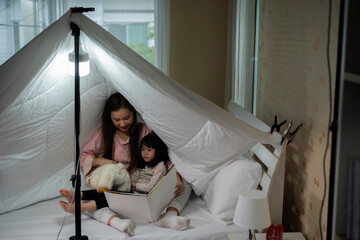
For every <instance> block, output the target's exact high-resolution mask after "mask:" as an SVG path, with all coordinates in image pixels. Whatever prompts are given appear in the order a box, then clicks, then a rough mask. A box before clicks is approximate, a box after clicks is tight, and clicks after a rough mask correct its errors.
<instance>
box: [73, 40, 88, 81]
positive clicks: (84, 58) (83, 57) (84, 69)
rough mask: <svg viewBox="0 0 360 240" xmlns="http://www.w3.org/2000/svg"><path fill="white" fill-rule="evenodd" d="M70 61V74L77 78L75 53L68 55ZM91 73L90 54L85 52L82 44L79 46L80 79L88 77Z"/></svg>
mask: <svg viewBox="0 0 360 240" xmlns="http://www.w3.org/2000/svg"><path fill="white" fill-rule="evenodd" d="M68 59H69V64H68V65H69V66H68V70H69V74H71V75H72V76H75V52H74V51H72V52H71V53H69V55H68ZM89 72H90V61H89V54H88V53H87V52H85V51H84V49H83V48H82V46H81V43H80V44H79V75H80V77H84V76H86V75H88V74H89Z"/></svg>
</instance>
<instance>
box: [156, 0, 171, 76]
mask: <svg viewBox="0 0 360 240" xmlns="http://www.w3.org/2000/svg"><path fill="white" fill-rule="evenodd" d="M170 11H171V1H170V0H155V66H156V67H157V68H159V69H160V70H161V71H162V72H163V73H165V74H166V75H169V51H170Z"/></svg>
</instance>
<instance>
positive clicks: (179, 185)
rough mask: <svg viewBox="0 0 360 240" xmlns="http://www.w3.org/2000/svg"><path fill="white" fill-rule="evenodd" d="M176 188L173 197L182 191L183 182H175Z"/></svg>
mask: <svg viewBox="0 0 360 240" xmlns="http://www.w3.org/2000/svg"><path fill="white" fill-rule="evenodd" d="M175 188H176V190H175V192H174V198H176V197H178V196H180V194H181V193H182V192H183V191H184V188H185V187H184V184H183V183H182V182H180V183H179V182H178V184H176V186H175Z"/></svg>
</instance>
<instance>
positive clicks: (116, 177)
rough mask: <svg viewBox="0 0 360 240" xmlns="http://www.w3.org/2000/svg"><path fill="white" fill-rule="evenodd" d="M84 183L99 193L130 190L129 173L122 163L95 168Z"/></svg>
mask: <svg viewBox="0 0 360 240" xmlns="http://www.w3.org/2000/svg"><path fill="white" fill-rule="evenodd" d="M86 182H87V183H88V184H89V185H90V186H91V187H92V188H94V189H96V190H97V192H99V193H102V192H104V191H105V190H111V189H116V190H117V191H125V192H129V191H130V189H131V182H130V176H129V173H128V172H127V171H126V169H124V165H123V164H122V163H118V164H112V163H110V164H105V165H103V166H101V167H98V168H96V169H95V170H94V171H93V172H92V173H91V175H90V176H88V177H87V178H86Z"/></svg>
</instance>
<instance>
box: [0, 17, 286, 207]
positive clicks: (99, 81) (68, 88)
mask: <svg viewBox="0 0 360 240" xmlns="http://www.w3.org/2000/svg"><path fill="white" fill-rule="evenodd" d="M71 21H72V22H74V23H76V24H77V25H78V26H79V27H80V29H81V31H82V33H81V37H80V41H81V44H82V47H83V48H84V49H85V50H86V51H87V52H88V53H89V58H90V74H89V75H87V76H86V77H83V78H81V80H80V81H81V83H80V86H81V88H80V91H81V92H80V95H81V123H80V124H81V130H80V132H81V134H80V145H81V144H83V143H84V142H85V141H86V140H87V139H88V138H89V136H90V134H91V132H92V131H93V130H94V129H95V128H96V127H97V126H98V123H99V119H100V115H101V111H102V107H103V105H104V102H105V100H106V99H107V97H108V96H109V95H110V94H111V93H113V92H115V91H118V92H120V93H121V94H123V95H124V96H125V97H126V98H127V99H128V100H129V101H130V102H131V103H132V105H133V106H134V107H135V108H136V110H137V111H138V113H139V114H140V115H141V118H142V120H143V121H144V122H145V123H146V125H147V126H148V127H149V128H150V129H152V130H154V131H155V132H156V133H157V134H158V136H159V137H160V138H161V139H162V140H163V141H164V142H165V143H166V144H167V146H168V148H169V151H170V152H169V155H170V158H171V160H172V162H173V163H174V164H175V165H176V168H177V170H178V171H179V173H180V174H181V175H182V177H183V178H185V179H186V180H187V181H188V182H189V183H191V185H192V187H193V189H194V191H195V193H196V194H201V193H202V192H203V191H204V189H206V187H207V186H208V184H209V182H210V181H211V179H212V178H213V177H214V176H215V174H216V173H217V172H218V171H219V170H220V169H221V168H222V167H223V166H225V165H226V163H228V162H229V161H231V160H233V159H234V158H236V157H237V156H239V155H241V154H243V153H244V152H246V151H247V150H248V149H250V148H251V147H252V146H254V145H255V144H256V143H257V142H262V143H270V144H273V145H277V144H279V142H280V139H279V137H278V136H277V135H270V134H268V133H266V132H262V131H260V130H258V129H256V128H254V127H252V126H250V125H248V124H246V123H245V122H243V121H241V120H239V119H237V118H236V117H234V116H233V115H232V114H231V113H229V112H228V111H226V110H224V109H222V108H220V107H218V106H216V105H215V104H213V103H211V102H210V101H208V100H206V99H204V98H202V97H200V96H199V95H197V94H195V93H193V92H191V91H190V90H188V89H186V88H184V87H182V86H181V85H179V84H178V83H177V82H175V81H174V80H172V79H170V78H169V77H167V76H166V75H165V74H163V73H162V72H161V71H160V70H158V69H157V68H155V67H154V66H153V65H152V64H150V63H148V62H147V61H146V60H144V59H143V58H142V57H140V56H139V55H137V54H136V53H135V52H133V51H132V50H131V49H130V48H128V47H127V46H126V45H124V44H123V43H121V42H120V41H119V40H118V39H116V38H115V37H113V36H112V35H111V34H109V33H108V32H106V31H105V30H104V29H102V28H101V27H100V26H99V25H97V24H96V23H95V22H93V21H91V20H90V19H88V18H87V17H86V16H84V15H82V14H71V13H70V12H67V13H66V14H64V15H63V16H62V17H61V18H60V19H59V20H58V21H56V22H55V23H53V24H52V25H50V26H49V27H48V28H47V29H46V30H44V31H43V32H42V33H41V34H39V35H38V36H37V37H36V38H34V39H33V40H32V41H31V42H29V43H28V44H27V45H26V46H25V47H24V48H22V49H21V50H20V51H18V52H17V53H16V54H15V55H14V56H12V57H11V58H10V59H9V60H8V61H7V62H5V63H4V64H3V65H1V66H0V76H1V81H0V136H1V138H0V213H4V212H7V211H10V210H14V209H18V208H21V207H24V206H27V205H30V204H32V203H35V202H38V201H41V200H45V199H50V198H53V197H56V196H58V189H59V188H70V182H69V179H70V176H71V174H72V173H73V169H74V166H73V155H74V149H73V146H74V144H73V138H74V129H73V121H74V120H73V119H74V116H73V113H74V96H73V92H74V91H73V87H74V83H73V77H72V76H70V75H68V71H67V56H68V53H69V52H71V51H72V50H73V44H72V36H71V30H70V27H69V22H71ZM82 182H84V181H82Z"/></svg>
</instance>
